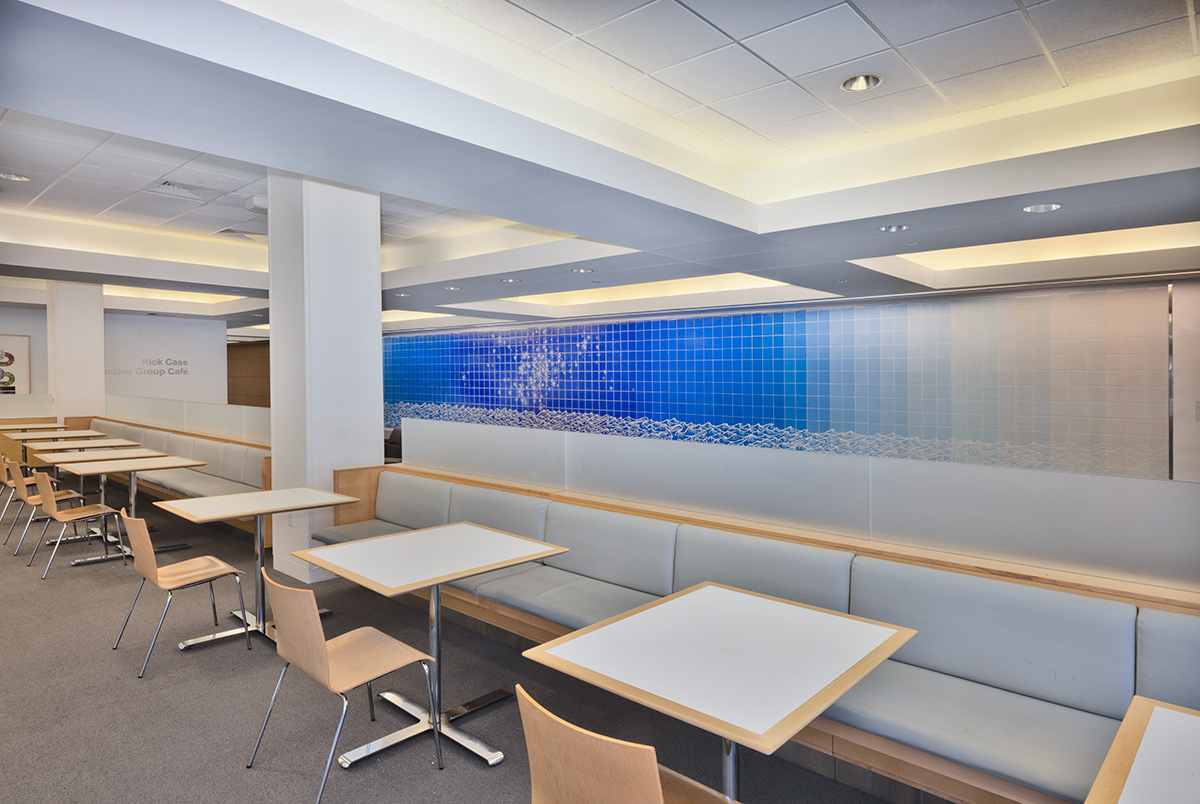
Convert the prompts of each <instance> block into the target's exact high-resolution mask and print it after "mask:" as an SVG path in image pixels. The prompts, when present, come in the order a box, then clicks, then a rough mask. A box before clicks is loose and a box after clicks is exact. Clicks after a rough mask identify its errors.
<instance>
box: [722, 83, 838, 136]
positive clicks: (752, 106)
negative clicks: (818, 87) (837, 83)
mask: <svg viewBox="0 0 1200 804" xmlns="http://www.w3.org/2000/svg"><path fill="white" fill-rule="evenodd" d="M711 105H712V108H713V109H716V110H717V111H718V112H720V113H721V114H723V115H727V116H729V117H731V118H733V119H734V120H736V121H738V122H739V123H741V124H742V125H744V126H748V127H749V128H761V127H763V126H769V125H771V124H772V123H782V122H783V121H784V120H794V119H795V118H797V117H803V116H805V115H809V114H816V113H817V112H822V111H825V109H826V107H825V104H823V103H821V101H819V100H817V99H816V98H814V97H813V96H812V95H810V94H808V92H806V91H804V90H803V89H801V88H800V87H798V86H797V85H796V84H794V83H793V82H791V81H781V82H779V83H778V84H772V85H771V86H768V87H764V88H762V89H756V90H754V91H753V92H747V93H746V94H744V95H737V96H736V97H732V98H726V99H725V100H723V101H719V102H717V103H714V104H711Z"/></svg>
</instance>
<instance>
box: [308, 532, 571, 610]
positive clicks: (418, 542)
mask: <svg viewBox="0 0 1200 804" xmlns="http://www.w3.org/2000/svg"><path fill="white" fill-rule="evenodd" d="M566 551H567V548H565V547H559V546H558V545H554V544H548V543H546V542H543V541H538V540H537V539H528V538H526V537H524V536H516V535H514V534H512V533H505V532H503V531H499V530H492V529H491V528H485V527H482V526H480V525H474V524H471V523H469V522H457V523H454V524H452V525H442V526H441V527H436V528H423V529H421V530H410V531H405V532H403V533H394V534H391V535H389V536H376V537H375V538H371V539H359V540H358V541H353V542H344V543H342V544H331V545H329V546H327V547H313V548H310V549H308V550H296V551H295V552H293V553H292V555H294V556H296V557H297V558H301V559H303V560H305V561H307V562H309V563H311V564H316V565H317V566H318V567H323V568H324V569H327V570H329V571H330V572H332V573H334V574H335V575H340V576H341V577H343V578H348V579H349V580H352V581H354V582H355V583H357V584H359V585H361V586H365V587H366V588H368V589H371V590H373V591H375V592H378V593H379V594H381V595H387V596H388V597H394V596H396V595H402V594H405V593H406V592H413V591H416V590H417V589H424V588H426V587H429V586H434V585H436V584H442V583H447V582H448V581H455V580H458V579H459V578H466V577H468V576H471V575H477V574H478V573H480V572H487V571H488V570H493V569H500V568H501V567H510V566H513V565H514V564H522V563H524V562H526V561H533V560H535V559H538V558H545V557H546V556H552V555H557V554H559V553H565V552H566Z"/></svg>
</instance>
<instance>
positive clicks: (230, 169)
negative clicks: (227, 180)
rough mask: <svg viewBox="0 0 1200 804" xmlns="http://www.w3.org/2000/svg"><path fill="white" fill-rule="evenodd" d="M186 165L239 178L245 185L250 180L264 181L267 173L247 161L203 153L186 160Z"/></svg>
mask: <svg viewBox="0 0 1200 804" xmlns="http://www.w3.org/2000/svg"><path fill="white" fill-rule="evenodd" d="M186 167H188V168H191V169H195V170H204V171H208V172H209V173H218V174H220V175H222V176H229V177H231V178H236V179H240V180H241V182H242V184H241V185H240V186H245V185H246V184H248V183H249V182H252V181H264V182H265V181H266V179H267V174H266V173H265V172H264V171H263V169H262V167H260V166H258V165H251V164H249V163H247V162H240V161H238V160H236V159H223V158H221V157H219V156H212V155H210V154H203V155H201V156H198V157H196V158H195V159H193V160H192V161H190V162H188V163H187V165H186Z"/></svg>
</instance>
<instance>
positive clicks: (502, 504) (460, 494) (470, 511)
mask: <svg viewBox="0 0 1200 804" xmlns="http://www.w3.org/2000/svg"><path fill="white" fill-rule="evenodd" d="M548 502H549V501H548V500H545V499H543V498H541V497H530V496H527V495H525V494H512V493H509V492H506V491H499V490H497V489H485V488H480V487H478V486H463V485H459V484H454V488H453V489H452V490H451V492H450V512H449V515H448V516H447V519H446V521H447V522H472V523H474V524H476V525H483V526H484V527H486V528H495V529H496V530H502V531H504V532H505V533H513V534H516V535H517V536H524V537H526V538H528V539H539V540H541V539H545V538H546V504H547V503H548Z"/></svg>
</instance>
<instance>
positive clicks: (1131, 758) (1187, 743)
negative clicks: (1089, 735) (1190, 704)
mask: <svg viewBox="0 0 1200 804" xmlns="http://www.w3.org/2000/svg"><path fill="white" fill-rule="evenodd" d="M1198 768H1200V711H1196V710H1194V709H1187V708H1185V707H1182V706H1175V705H1174V704H1169V703H1165V702H1163V701H1156V700H1154V699H1152V698H1145V697H1142V696H1140V695H1136V696H1134V698H1133V701H1132V703H1130V704H1129V709H1128V710H1127V711H1126V712H1125V717H1124V719H1122V721H1121V728H1120V729H1118V730H1117V736H1116V737H1115V738H1114V739H1113V743H1112V746H1111V747H1110V748H1109V750H1108V755H1107V756H1106V757H1105V759H1104V764H1103V765H1101V766H1100V773H1099V774H1097V776H1096V781H1095V782H1094V783H1093V784H1092V790H1091V792H1090V793H1088V797H1087V802H1086V804H1164V802H1168V801H1170V802H1185V801H1188V802H1193V801H1197V802H1200V772H1197V769H1198Z"/></svg>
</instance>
